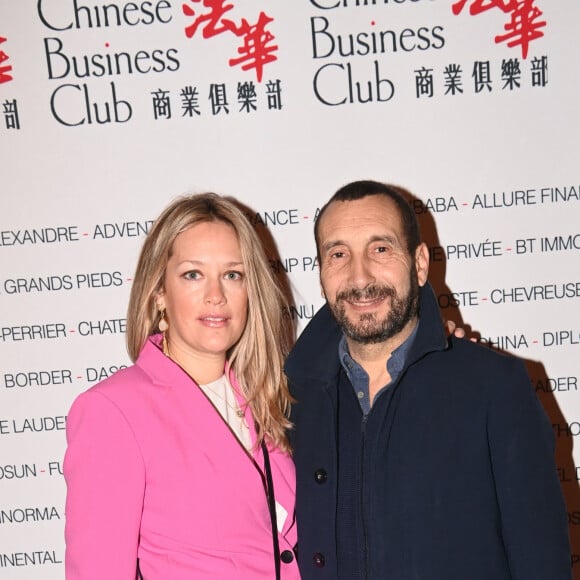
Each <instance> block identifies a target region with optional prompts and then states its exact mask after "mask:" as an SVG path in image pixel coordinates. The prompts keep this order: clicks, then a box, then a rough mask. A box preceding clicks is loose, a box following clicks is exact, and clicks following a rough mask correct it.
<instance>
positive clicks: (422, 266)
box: [415, 243, 429, 286]
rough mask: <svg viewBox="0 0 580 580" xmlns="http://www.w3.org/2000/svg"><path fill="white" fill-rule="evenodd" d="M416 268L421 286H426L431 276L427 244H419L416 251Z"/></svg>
mask: <svg viewBox="0 0 580 580" xmlns="http://www.w3.org/2000/svg"><path fill="white" fill-rule="evenodd" d="M415 268H416V269H417V280H418V281H419V286H425V284H426V282H427V277H428V276H429V249H428V248H427V244H425V243H422V244H419V246H418V247H417V249H416V250H415Z"/></svg>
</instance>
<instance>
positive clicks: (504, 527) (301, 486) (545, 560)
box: [286, 181, 572, 580]
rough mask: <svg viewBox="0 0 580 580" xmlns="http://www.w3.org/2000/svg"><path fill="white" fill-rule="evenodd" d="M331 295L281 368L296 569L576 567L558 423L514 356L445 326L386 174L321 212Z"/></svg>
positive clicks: (352, 574)
mask: <svg viewBox="0 0 580 580" xmlns="http://www.w3.org/2000/svg"><path fill="white" fill-rule="evenodd" d="M315 237H316V245H317V251H318V257H319V264H320V280H321V285H322V289H323V292H324V296H325V298H326V301H327V304H326V305H325V306H324V307H323V308H322V309H321V310H320V311H319V312H318V313H317V314H316V316H315V317H314V318H313V320H312V321H311V322H310V324H309V326H308V327H307V328H306V329H305V330H304V332H303V333H302V335H301V336H300V338H299V340H298V342H297V344H296V346H295V348H294V350H293V351H292V353H291V354H290V356H289V358H288V361H287V364H286V372H287V375H288V377H289V380H290V385H291V389H292V394H293V396H294V397H295V399H296V403H295V405H294V406H293V410H292V420H293V422H294V424H295V429H294V431H293V434H292V437H293V441H292V443H293V446H294V459H295V462H296V468H297V522H298V559H299V564H300V569H301V573H302V578H303V579H304V580H310V579H312V580H315V579H320V580H322V579H328V580H336V579H355V578H364V579H371V580H377V579H385V580H569V579H570V578H571V577H572V576H571V567H570V548H569V542H568V532H567V521H566V512H565V507H564V502H563V498H562V493H561V489H560V484H559V481H558V478H557V475H556V469H555V465H554V458H553V451H554V438H553V434H552V430H551V427H550V425H549V423H548V420H547V417H546V416H545V414H544V412H543V410H542V408H541V406H540V404H539V402H538V400H537V398H536V395H535V393H534V392H533V390H532V388H531V384H530V381H529V378H528V377H527V374H526V372H525V368H524V365H523V364H522V362H521V361H520V360H518V359H516V358H515V357H512V356H508V355H502V354H498V353H496V352H493V351H491V350H489V349H487V348H484V347H482V346H480V345H477V344H474V343H473V342H470V341H466V340H458V339H456V338H453V337H451V338H447V337H446V335H445V332H444V329H443V325H442V323H441V318H440V314H439V310H438V307H437V302H436V299H435V296H434V293H433V290H432V289H431V287H430V285H429V283H428V282H427V274H428V269H429V254H428V251H427V247H426V246H425V244H423V243H421V241H420V234H419V228H418V224H417V221H416V218H415V215H414V212H413V210H412V209H411V207H410V206H409V204H408V203H407V201H406V200H405V199H404V198H403V197H401V196H400V195H399V194H398V193H397V191H395V189H394V188H392V187H390V186H386V185H383V184H380V183H376V182H372V181H361V182H355V183H351V184H349V185H346V186H345V187H343V188H342V189H340V190H339V191H338V192H337V193H336V194H335V195H334V196H333V197H332V199H331V200H330V201H329V202H328V203H327V204H326V205H325V206H324V207H323V208H322V210H321V212H320V214H319V217H318V220H317V222H316V226H315Z"/></svg>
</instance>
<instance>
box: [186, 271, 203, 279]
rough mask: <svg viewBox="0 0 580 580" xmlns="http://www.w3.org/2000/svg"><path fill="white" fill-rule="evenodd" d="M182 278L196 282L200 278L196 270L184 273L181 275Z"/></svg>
mask: <svg viewBox="0 0 580 580" xmlns="http://www.w3.org/2000/svg"><path fill="white" fill-rule="evenodd" d="M183 277H184V278H185V279H186V280H197V279H198V278H199V277H200V273H199V272H198V271H197V270H191V271H189V272H185V274H183Z"/></svg>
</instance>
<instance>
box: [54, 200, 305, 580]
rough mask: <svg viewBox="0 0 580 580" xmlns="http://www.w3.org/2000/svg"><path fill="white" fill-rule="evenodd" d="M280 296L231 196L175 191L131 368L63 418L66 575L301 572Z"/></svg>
mask: <svg viewBox="0 0 580 580" xmlns="http://www.w3.org/2000/svg"><path fill="white" fill-rule="evenodd" d="M283 305H284V300H283V297H282V294H281V292H280V290H279V288H278V286H277V284H276V282H275V280H274V278H273V275H272V273H271V270H270V267H269V264H268V262H267V259H266V257H265V255H264V251H263V249H262V245H261V243H260V241H259V239H258V237H257V235H256V233H255V231H254V229H253V228H252V226H251V225H250V224H249V222H248V221H247V219H246V218H245V216H244V214H243V213H242V212H241V211H240V209H238V206H237V205H236V204H235V203H233V202H232V201H230V200H228V199H227V198H224V197H220V196H218V195H216V194H211V193H207V194H200V195H193V196H188V197H183V198H179V199H178V200H176V201H175V202H173V203H172V204H171V205H170V206H169V207H168V208H167V209H166V210H165V211H164V212H163V213H162V214H161V216H160V217H159V218H158V220H157V221H156V222H155V224H154V225H153V227H152V229H151V231H150V233H149V234H148V236H147V238H146V240H145V243H144V246H143V249H142V251H141V255H140V258H139V262H138V265H137V269H136V274H135V277H134V282H133V288H132V292H131V297H130V302H129V309H128V316H127V345H128V351H129V354H130V356H131V358H132V360H133V361H134V365H133V366H131V367H129V368H127V369H124V370H121V371H119V372H117V373H116V374H115V375H113V376H112V377H110V378H108V379H107V380H105V381H103V382H101V383H99V384H98V385H96V386H95V387H93V388H91V389H89V390H88V391H86V392H85V393H83V394H81V395H80V396H79V397H78V398H77V399H76V401H75V402H74V404H73V406H72V408H71V410H70V413H69V415H68V420H67V439H68V448H67V452H66V457H65V464H64V471H65V478H66V482H67V504H66V578H67V579H68V580H93V579H94V580H103V579H105V578H106V579H107V580H134V579H135V578H136V577H138V578H139V577H142V578H144V579H145V580H181V579H183V580H185V579H186V578H187V579H188V580H190V579H191V578H195V579H196V580H201V579H205V578H207V579H209V578H211V579H212V580H216V579H224V580H226V579H227V580H232V579H233V578H242V579H243V578H247V579H251V580H259V579H268V580H271V579H272V578H282V579H285V580H294V579H298V578H299V573H298V568H297V564H296V558H295V554H294V547H295V545H296V526H295V523H294V490H295V475H294V467H293V463H292V459H291V457H290V454H289V444H288V440H287V437H286V431H287V429H288V427H289V422H288V419H287V414H288V411H289V403H290V397H289V394H288V389H287V385H286V380H285V377H284V374H283V360H284V356H285V354H286V353H287V351H288V346H289V345H288V344H287V343H286V342H287V341H286V340H285V339H284V337H285V336H286V333H285V332H284V325H283V320H282V316H283Z"/></svg>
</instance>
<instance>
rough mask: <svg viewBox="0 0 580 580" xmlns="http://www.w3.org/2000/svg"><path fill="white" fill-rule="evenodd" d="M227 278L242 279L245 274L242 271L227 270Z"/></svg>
mask: <svg viewBox="0 0 580 580" xmlns="http://www.w3.org/2000/svg"><path fill="white" fill-rule="evenodd" d="M225 277H226V279H227V280H241V279H242V278H243V274H242V273H241V272H234V271H232V272H227V273H226V276H225Z"/></svg>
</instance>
